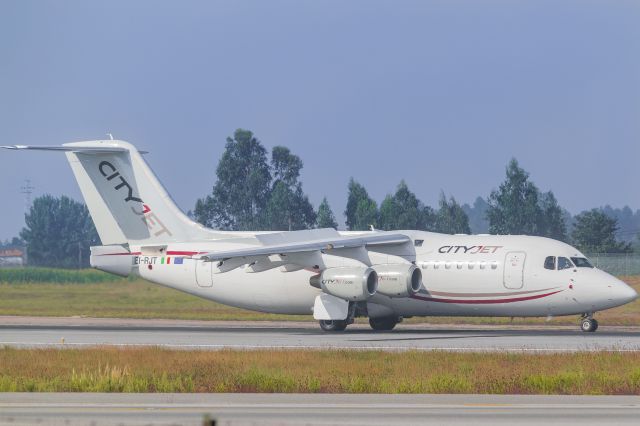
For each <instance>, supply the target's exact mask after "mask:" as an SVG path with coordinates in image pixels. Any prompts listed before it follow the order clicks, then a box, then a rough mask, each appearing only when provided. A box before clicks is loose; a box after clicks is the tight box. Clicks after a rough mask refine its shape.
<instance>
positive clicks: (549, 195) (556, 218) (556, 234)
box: [538, 191, 567, 241]
mask: <svg viewBox="0 0 640 426" xmlns="http://www.w3.org/2000/svg"><path fill="white" fill-rule="evenodd" d="M538 204H539V207H540V212H539V221H538V235H542V236H545V237H549V238H553V239H556V240H560V241H567V224H566V223H565V212H564V210H563V209H562V207H560V205H558V200H556V197H555V195H553V192H551V191H549V192H545V193H544V194H541V195H540V197H539V203H538Z"/></svg>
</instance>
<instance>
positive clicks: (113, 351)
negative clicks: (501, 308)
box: [0, 347, 640, 395]
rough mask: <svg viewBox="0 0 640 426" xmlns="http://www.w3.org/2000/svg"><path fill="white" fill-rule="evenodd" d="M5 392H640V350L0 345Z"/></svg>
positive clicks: (0, 382) (0, 373)
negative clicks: (535, 351) (537, 351)
mask: <svg viewBox="0 0 640 426" xmlns="http://www.w3.org/2000/svg"><path fill="white" fill-rule="evenodd" d="M0 391H3V392H268V393H271V392H285V393H289V392H300V393H484V394H566V395H585V394H590V395H604V394H606V395H638V394H640V352H627V353H612V352H585V353H573V354H529V353H526V354H525V353H509V354H505V353H456V352H417V351H411V352H399V353H389V352H380V351H346V350H326V351H310V350H282V351H231V350H229V351H215V352H208V351H179V350H168V349H161V348H131V349H119V348H109V347H104V348H92V349H12V348H3V349H0Z"/></svg>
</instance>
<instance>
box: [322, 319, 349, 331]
mask: <svg viewBox="0 0 640 426" xmlns="http://www.w3.org/2000/svg"><path fill="white" fill-rule="evenodd" d="M347 325H348V324H347V321H346V320H343V321H338V320H320V328H321V329H322V330H324V331H344V330H345V329H346V328H347Z"/></svg>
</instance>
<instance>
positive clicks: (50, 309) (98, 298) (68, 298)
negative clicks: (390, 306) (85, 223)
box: [0, 271, 640, 326]
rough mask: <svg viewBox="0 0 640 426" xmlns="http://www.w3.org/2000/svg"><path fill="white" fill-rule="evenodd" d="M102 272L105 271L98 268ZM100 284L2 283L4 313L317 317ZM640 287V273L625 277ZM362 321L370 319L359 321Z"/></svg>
mask: <svg viewBox="0 0 640 426" xmlns="http://www.w3.org/2000/svg"><path fill="white" fill-rule="evenodd" d="M72 272H73V271H72ZM97 273H99V274H102V273H100V272H97ZM105 276H107V277H110V279H111V281H108V282H98V283H77V282H76V283H50V282H26V283H15V282H14V283H7V282H0V315H22V316H54V317H56V316H57V317H68V316H87V317H95V318H166V319H186V320H190V319H193V320H212V321H213V320H217V321H225V320H239V321H313V318H312V317H311V315H279V314H264V313H260V312H253V311H247V310H244V309H238V308H233V307H230V306H225V305H222V304H219V303H215V302H211V301H209V300H205V299H201V298H199V297H195V296H191V295H189V294H185V293H182V292H179V291H177V290H172V289H170V288H166V287H162V286H159V285H155V284H151V283H148V282H146V281H144V280H141V279H137V280H131V281H129V280H126V279H122V280H114V279H113V277H112V276H111V275H107V274H105ZM622 278H623V279H624V280H625V281H626V282H627V283H629V284H630V285H632V286H633V287H634V288H635V289H636V290H638V291H640V276H632V277H622ZM597 318H598V321H600V324H601V325H627V326H637V325H640V299H639V300H636V301H635V302H633V303H629V304H627V305H624V306H621V307H618V308H615V309H610V310H607V311H603V312H599V313H598V315H597ZM357 322H366V319H364V320H363V319H358V320H357ZM407 322H408V323H431V324H472V325H479V324H498V325H506V324H529V325H530V324H545V323H546V320H545V318H514V319H511V318H499V317H494V318H486V317H422V318H419V317H416V318H411V319H408V320H407ZM549 323H550V324H553V325H576V324H577V317H576V316H569V317H556V318H554V319H552V320H551V321H550V322H549Z"/></svg>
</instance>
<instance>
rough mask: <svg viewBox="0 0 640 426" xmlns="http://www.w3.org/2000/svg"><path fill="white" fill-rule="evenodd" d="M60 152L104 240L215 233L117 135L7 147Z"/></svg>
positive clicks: (144, 241) (135, 241)
mask: <svg viewBox="0 0 640 426" xmlns="http://www.w3.org/2000/svg"><path fill="white" fill-rule="evenodd" d="M3 148H8V149H24V150H45V151H62V152H64V153H65V154H66V156H67V160H68V161H69V164H70V165H71V169H72V170H73V173H74V175H75V178H76V180H77V181H78V185H79V186H80V191H81V192H82V196H83V197H84V200H85V202H86V204H87V207H88V209H89V212H90V213H91V217H92V219H93V222H94V224H95V226H96V229H97V231H98V235H100V239H101V240H102V244H104V245H127V244H128V245H137V246H139V245H150V244H166V243H169V242H177V241H193V240H207V239H216V238H220V234H219V233H217V232H215V231H212V230H210V229H207V228H205V227H203V226H202V225H200V224H198V223H196V222H194V221H192V220H191V219H189V217H187V216H186V215H185V214H184V213H183V212H182V211H181V210H180V209H179V208H178V206H176V204H175V203H174V201H173V200H172V199H171V197H170V196H169V194H168V193H167V191H166V190H165V189H164V187H163V186H162V184H161V183H160V182H159V181H158V179H157V178H156V176H155V175H154V173H153V172H152V171H151V169H150V168H149V166H148V165H147V163H146V162H145V161H144V159H143V158H142V155H141V154H140V152H138V150H137V149H136V148H135V147H134V146H133V145H131V144H130V143H128V142H124V141H119V140H109V141H87V142H73V143H66V144H63V145H61V146H26V145H14V146H6V147H3Z"/></svg>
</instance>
